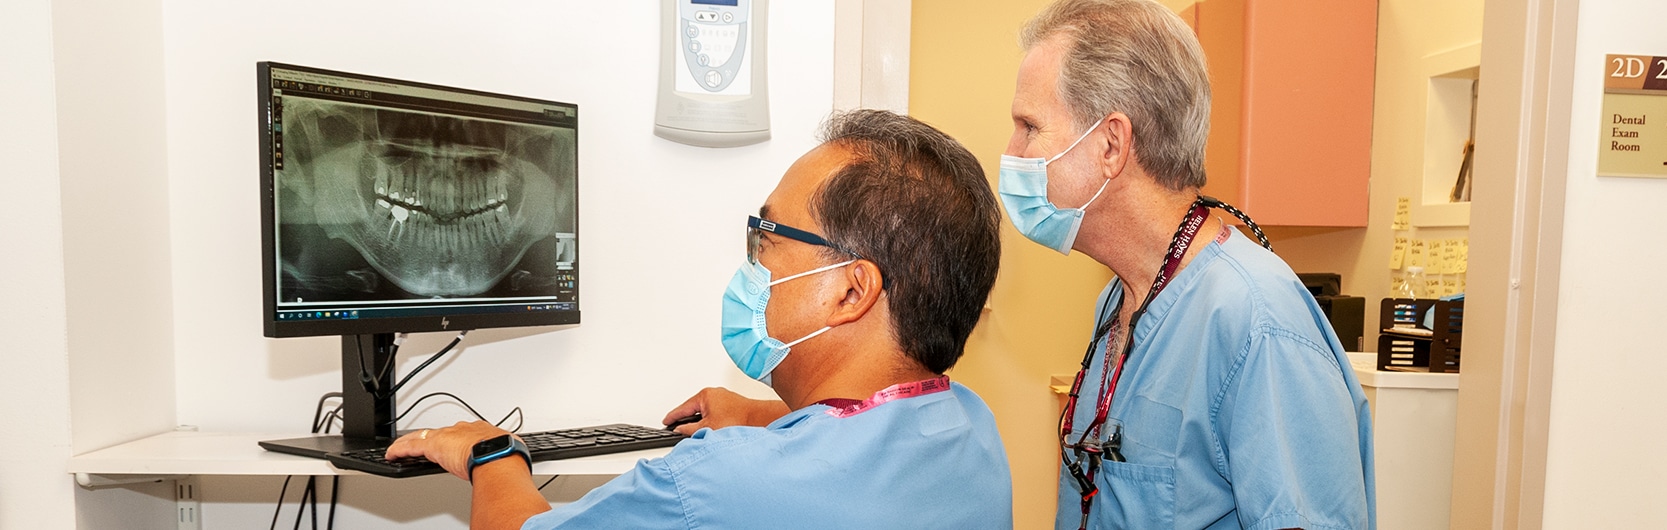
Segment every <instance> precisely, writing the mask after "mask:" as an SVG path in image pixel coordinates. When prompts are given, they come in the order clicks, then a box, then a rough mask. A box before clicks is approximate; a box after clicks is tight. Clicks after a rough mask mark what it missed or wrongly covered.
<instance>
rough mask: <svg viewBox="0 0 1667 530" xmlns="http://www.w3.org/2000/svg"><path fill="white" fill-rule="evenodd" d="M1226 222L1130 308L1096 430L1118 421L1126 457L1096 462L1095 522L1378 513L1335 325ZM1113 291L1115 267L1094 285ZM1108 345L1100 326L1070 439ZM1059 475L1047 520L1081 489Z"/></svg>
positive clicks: (1117, 289) (1359, 521)
mask: <svg viewBox="0 0 1667 530" xmlns="http://www.w3.org/2000/svg"><path fill="white" fill-rule="evenodd" d="M1226 231H1227V232H1228V234H1227V235H1226V237H1225V238H1223V237H1218V238H1216V240H1214V241H1211V242H1210V243H1209V244H1208V245H1207V246H1206V247H1205V248H1204V249H1203V250H1201V251H1200V252H1199V253H1198V255H1197V256H1196V257H1195V258H1193V261H1192V263H1190V264H1189V265H1188V266H1187V267H1186V268H1185V269H1182V270H1181V272H1180V274H1179V275H1178V276H1176V278H1175V279H1174V280H1173V281H1172V283H1170V284H1169V286H1168V287H1166V288H1165V289H1164V290H1163V291H1162V292H1161V293H1159V295H1158V296H1157V298H1155V299H1153V300H1152V303H1151V305H1150V306H1149V307H1148V308H1147V310H1146V314H1145V315H1144V316H1142V317H1141V318H1140V321H1139V322H1138V323H1137V328H1136V329H1135V330H1134V336H1133V341H1134V348H1133V350H1132V351H1131V353H1130V356H1129V359H1128V361H1127V365H1126V366H1125V367H1124V369H1125V370H1127V373H1125V374H1124V375H1123V377H1122V381H1121V382H1119V383H1118V386H1117V395H1116V397H1115V398H1114V399H1113V400H1112V406H1111V411H1110V414H1109V416H1108V420H1107V426H1106V427H1105V428H1103V429H1102V431H1101V432H1102V436H1101V439H1104V438H1105V437H1107V436H1109V435H1110V433H1111V426H1112V425H1113V424H1118V423H1120V424H1121V425H1122V426H1123V444H1122V448H1123V449H1122V453H1123V456H1124V458H1125V459H1126V460H1127V461H1126V462H1110V461H1107V462H1105V463H1104V464H1102V467H1101V469H1100V472H1099V474H1098V476H1096V477H1095V481H1096V483H1097V484H1098V485H1099V487H1100V493H1099V495H1098V496H1097V497H1096V498H1095V499H1094V504H1093V507H1092V510H1091V511H1090V517H1089V521H1090V523H1089V527H1090V528H1106V529H1109V528H1141V529H1156V528H1187V529H1193V528H1251V529H1277V528H1309V529H1314V528H1336V529H1344V528H1348V529H1355V528H1376V526H1377V514H1376V501H1375V494H1374V491H1373V489H1374V488H1373V483H1372V482H1373V476H1372V425H1371V417H1370V412H1369V409H1368V408H1367V404H1366V396H1365V394H1364V393H1363V392H1362V391H1361V388H1360V383H1359V382H1358V381H1356V380H1355V377H1354V372H1353V370H1352V369H1350V368H1349V362H1348V359H1347V357H1346V355H1345V354H1344V350H1343V347H1342V345H1341V344H1339V343H1338V341H1337V336H1336V333H1334V332H1333V331H1332V330H1331V326H1330V324H1329V323H1328V322H1327V320H1326V317H1325V314H1324V313H1323V312H1321V310H1320V307H1319V305H1318V304H1317V303H1315V301H1314V297H1313V296H1312V295H1310V294H1309V292H1308V290H1307V289H1305V288H1304V287H1303V285H1302V282H1301V281H1300V280H1298V279H1297V277H1296V275H1295V274H1294V273H1292V272H1291V269H1290V267H1289V266H1287V265H1286V264H1285V262H1284V261H1282V260H1280V259H1279V257H1278V256H1275V255H1274V254H1273V253H1272V252H1268V251H1267V250H1266V249H1263V248H1262V247H1260V246H1258V245H1257V244H1256V243H1254V242H1252V241H1251V240H1249V239H1247V238H1245V237H1244V236H1243V235H1241V234H1239V233H1238V231H1236V230H1226ZM1122 292H1123V291H1122V286H1121V285H1120V284H1119V283H1118V282H1117V281H1116V280H1113V281H1112V282H1111V284H1110V285H1107V286H1106V289H1105V291H1104V292H1103V293H1102V297H1104V296H1111V297H1113V298H1112V299H1111V304H1109V305H1108V307H1115V306H1116V304H1117V297H1120V296H1122ZM1102 299H1104V298H1102ZM1131 302H1133V301H1132V300H1131ZM1104 317H1105V315H1100V314H1096V315H1095V322H1101V321H1103V319H1104ZM1104 356H1105V341H1100V343H1099V344H1097V345H1096V346H1095V353H1094V358H1093V359H1092V361H1091V363H1090V365H1091V368H1090V370H1089V373H1088V375H1087V376H1086V377H1085V379H1084V382H1083V388H1082V391H1081V394H1080V395H1081V397H1080V398H1079V401H1078V404H1077V408H1076V410H1075V411H1074V414H1075V420H1074V422H1075V423H1074V427H1073V428H1075V429H1077V432H1075V433H1072V435H1071V441H1072V442H1075V441H1076V440H1077V439H1078V437H1079V436H1081V435H1082V429H1084V428H1085V427H1086V426H1087V425H1088V423H1089V422H1090V421H1091V420H1092V419H1093V416H1094V408H1095V399H1096V397H1097V396H1098V395H1099V391H1100V379H1101V373H1102V370H1103V366H1104V362H1103V361H1104ZM1059 478H1060V480H1059V512H1058V517H1057V519H1056V523H1055V526H1056V527H1057V528H1061V529H1075V528H1077V525H1078V524H1079V523H1080V522H1081V520H1082V506H1081V493H1080V492H1079V491H1078V489H1077V486H1076V481H1075V480H1073V479H1071V478H1070V475H1069V474H1067V473H1066V472H1065V471H1064V469H1063V466H1062V467H1061V471H1060V476H1059Z"/></svg>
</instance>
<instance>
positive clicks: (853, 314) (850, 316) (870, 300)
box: [826, 259, 885, 327]
mask: <svg viewBox="0 0 1667 530" xmlns="http://www.w3.org/2000/svg"><path fill="white" fill-rule="evenodd" d="M843 279H844V280H845V281H844V282H843V283H844V284H845V296H844V297H843V298H841V299H840V300H839V305H838V306H837V307H835V308H834V312H833V314H831V315H828V322H827V324H826V325H827V326H830V327H831V326H838V325H841V324H848V323H851V322H855V321H858V320H861V319H862V317H863V316H864V315H867V314H868V311H869V310H870V309H873V308H874V304H876V303H878V302H879V301H880V296H881V294H882V293H883V292H884V288H883V286H884V285H885V278H884V277H883V276H881V273H880V267H879V266H878V265H875V264H874V262H872V261H868V260H865V259H859V260H857V261H856V262H854V263H852V264H851V266H850V267H846V268H845V278H843Z"/></svg>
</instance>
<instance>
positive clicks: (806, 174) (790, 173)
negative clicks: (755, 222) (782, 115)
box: [758, 144, 851, 228]
mask: <svg viewBox="0 0 1667 530" xmlns="http://www.w3.org/2000/svg"><path fill="white" fill-rule="evenodd" d="M850 159H851V153H850V151H849V149H848V148H846V147H844V146H841V145H838V144H822V145H820V146H818V147H817V148H815V149H812V150H811V151H810V152H809V153H805V155H804V156H802V157H799V159H798V160H797V161H795V162H793V165H792V166H791V167H789V168H787V172H786V173H784V174H782V176H781V181H780V182H778V183H777V184H776V189H775V191H774V192H771V193H770V197H769V198H768V199H766V200H765V201H764V205H763V206H761V207H759V208H758V216H759V217H762V218H766V219H770V220H773V221H780V222H783V223H787V224H789V225H793V226H801V227H804V228H808V227H810V223H809V220H810V212H809V206H810V199H811V197H812V196H813V195H815V193H816V190H817V189H818V188H820V187H821V186H822V183H823V182H825V181H826V180H827V179H828V178H829V177H832V176H833V175H834V173H836V172H838V171H839V170H840V169H841V168H844V167H845V164H846V163H847V162H849V161H850ZM795 222H797V223H800V224H794V223H795Z"/></svg>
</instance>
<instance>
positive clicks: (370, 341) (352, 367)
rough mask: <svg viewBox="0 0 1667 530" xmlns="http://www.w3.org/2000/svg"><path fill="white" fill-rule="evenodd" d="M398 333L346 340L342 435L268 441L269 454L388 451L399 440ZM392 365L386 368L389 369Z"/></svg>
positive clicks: (265, 443) (315, 455) (316, 455)
mask: <svg viewBox="0 0 1667 530" xmlns="http://www.w3.org/2000/svg"><path fill="white" fill-rule="evenodd" d="M393 361H394V334H392V333H376V334H371V335H343V336H342V369H341V374H342V411H341V417H342V433H341V434H340V435H333V434H315V435H312V436H308V437H304V438H290V439H286V440H265V441H262V442H260V446H261V447H262V448H265V449H266V450H268V451H275V452H279V453H287V454H292V455H300V456H307V457H312V458H324V455H325V454H326V453H334V452H341V451H351V450H355V449H370V448H373V447H384V446H387V445H388V444H390V443H393V440H394V395H393V392H392V391H387V392H385V395H383V396H381V397H378V396H377V395H376V394H375V393H373V392H371V388H378V389H391V388H393V385H394V373H393V372H394V370H393ZM384 367H386V368H387V369H386V370H383V368H384Z"/></svg>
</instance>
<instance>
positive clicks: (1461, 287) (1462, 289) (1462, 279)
mask: <svg viewBox="0 0 1667 530" xmlns="http://www.w3.org/2000/svg"><path fill="white" fill-rule="evenodd" d="M1467 287H1469V282H1466V281H1465V277H1464V276H1460V277H1459V292H1461V293H1465V292H1469V291H1466V290H1465V288H1467Z"/></svg>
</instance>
